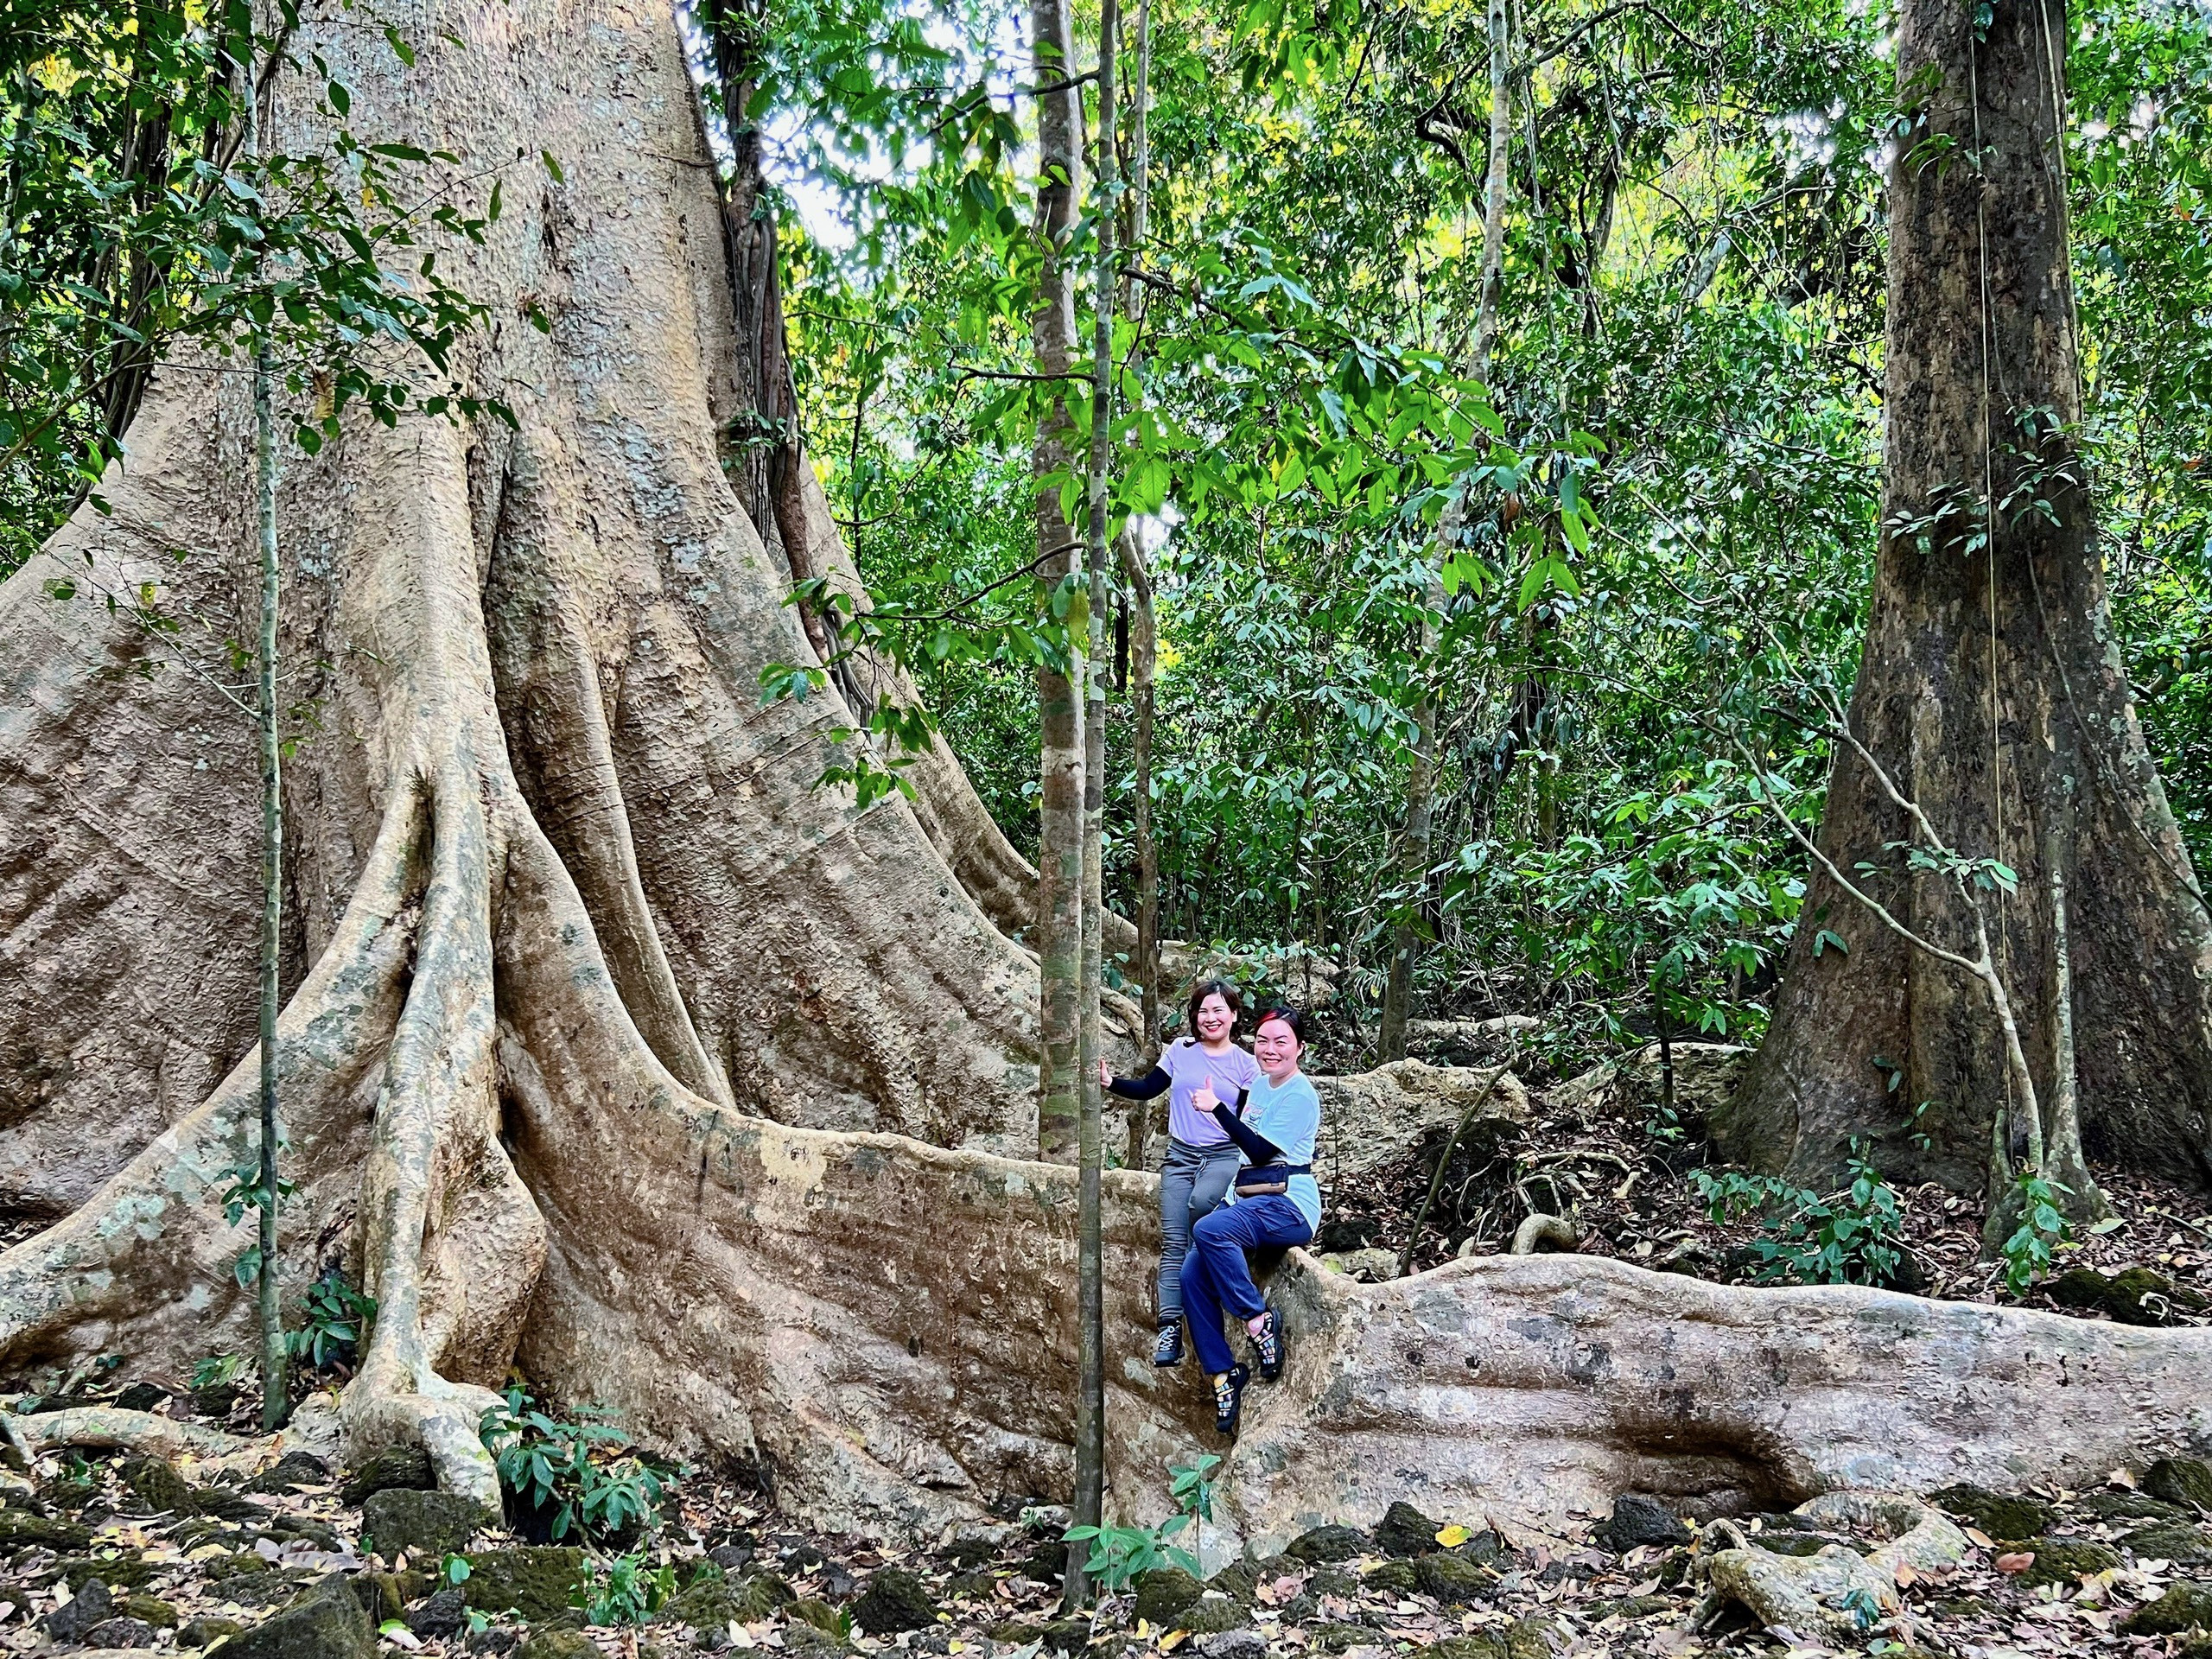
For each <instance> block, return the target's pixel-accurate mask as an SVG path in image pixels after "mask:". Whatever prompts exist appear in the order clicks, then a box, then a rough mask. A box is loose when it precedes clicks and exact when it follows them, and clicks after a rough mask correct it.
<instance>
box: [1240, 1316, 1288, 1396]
mask: <svg viewBox="0 0 2212 1659" xmlns="http://www.w3.org/2000/svg"><path fill="white" fill-rule="evenodd" d="M1247 1333H1248V1334H1249V1336H1250V1337H1251V1338H1252V1345H1253V1346H1254V1347H1255V1348H1256V1349H1258V1350H1259V1351H1260V1380H1261V1381H1262V1383H1273V1382H1274V1381H1275V1380H1277V1379H1278V1378H1279V1377H1281V1376H1282V1321H1281V1319H1277V1318H1276V1317H1275V1311H1274V1309H1273V1308H1272V1307H1263V1308H1262V1309H1261V1310H1260V1328H1259V1329H1258V1330H1257V1331H1252V1330H1250V1329H1249V1327H1247Z"/></svg>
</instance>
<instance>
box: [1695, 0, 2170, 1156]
mask: <svg viewBox="0 0 2212 1659" xmlns="http://www.w3.org/2000/svg"><path fill="white" fill-rule="evenodd" d="M1974 11H1975V8H1974V7H1973V6H1971V5H1968V4H1965V3H1961V0H1911V3H1909V4H1908V5H1907V6H1906V7H1905V9H1904V16H1903V22H1902V26H1901V29H1900V32H1899V35H1898V46H1897V84H1898V86H1900V87H1901V88H1904V89H1905V90H1906V92H1908V93H1909V94H1910V95H1911V96H1912V97H1914V98H1915V99H1925V102H1924V104H1923V105H1916V108H1917V109H1918V111H1919V113H1921V114H1922V115H1923V116H1924V118H1925V119H1924V124H1916V125H1914V126H1913V128H1912V129H1911V130H1910V133H1909V134H1908V135H1907V136H1905V137H1904V138H1902V139H1901V140H1900V141H1899V143H1898V144H1897V151H1898V155H1897V160H1896V162H1894V163H1893V165H1892V168H1891V179H1890V215H1891V230H1890V238H1891V243H1890V289H1889V336H1888V347H1887V361H1888V377H1889V378H1888V397H1887V410H1888V438H1887V453H1886V455H1885V490H1884V499H1883V521H1884V529H1883V531H1882V537H1881V545H1880V550H1879V554H1878V559H1877V563H1876V569H1875V575H1874V591H1873V600H1872V617H1871V620H1870V622H1869V626H1868V632H1867V639H1866V652H1865V656H1864V658H1863V660H1862V662H1861V664H1860V667H1859V678H1858V683H1857V687H1856V690H1855V691H1854V693H1853V698H1852V702H1851V707H1850V728H1851V729H1852V731H1853V733H1854V734H1856V735H1857V736H1858V738H1859V741H1862V742H1863V743H1864V744H1865V745H1866V748H1867V750H1868V751H1869V752H1870V753H1872V755H1873V756H1874V758H1875V759H1876V760H1878V761H1879V763H1880V764H1881V766H1883V767H1884V768H1885V770H1886V771H1887V772H1889V773H1890V774H1891V777H1892V778H1893V779H1895V780H1896V781H1897V785H1898V786H1899V788H1900V790H1901V791H1902V792H1903V793H1904V795H1906V796H1907V797H1909V798H1914V799H1916V800H1917V801H1918V802H1919V804H1921V805H1922V806H1923V808H1924V809H1925V810H1927V812H1928V813H1929V817H1930V818H1931V820H1932V821H1933V823H1934V824H1935V826H1936V829H1937V832H1938V833H1939V834H1941V835H1942V836H1944V837H1945V838H1946V839H1947V840H1948V842H1950V844H1951V845H1952V846H1953V847H1954V848H1955V849H1958V850H1959V851H1961V853H1963V854H1964V855H1967V856H1969V857H1975V858H1983V857H1988V858H1996V859H1999V860H2000V861H2003V862H2004V863H2005V864H2006V865H2008V866H2010V867H2011V868H2012V869H2014V870H2016V871H2017V872H2018V874H2019V890H2018V894H2017V895H2016V896H2013V897H2011V898H2004V899H1992V900H1991V901H1990V903H1989V908H1990V914H1991V923H1992V932H1993V940H1994V943H1995V944H1996V952H1995V954H1996V958H1997V962H1998V965H1999V971H2000V972H2001V973H2002V974H2003V976H2005V982H2006V985H2007V987H2008V991H2009V996H2010V1000H2011V1001H2012V1005H2013V1006H2014V1007H2015V1008H2016V1009H2017V1010H2018V1011H2019V1015H2020V1024H2021V1027H2022V1030H2021V1037H2022V1040H2023V1044H2024V1047H2025V1050H2026V1054H2027V1058H2028V1065H2029V1070H2030V1071H2031V1074H2032V1076H2033V1077H2034V1080H2035V1084H2036V1091H2037V1095H2038V1096H2039V1097H2040V1098H2042V1099H2043V1100H2045V1101H2050V1100H2052V1099H2054V1098H2056V1097H2058V1096H2061V1094H2062V1092H2063V1091H2062V1089H2061V1088H2060V1087H2059V1086H2058V1085H2059V1080H2057V1079H2056V1078H2055V1077H2054V1075H2053V1074H2054V1070H2055V1067H2054V1064H2053V1055H2054V1052H2055V1050H2057V1049H2059V1048H2060V1046H2061V1045H2062V1039H2063V1033H2062V1026H2063V1022H2062V1020H2061V1019H2060V1017H2059V1010H2058V1009H2057V1007H2056V1004H2055V1001H2054V995H2053V988H2054V985H2055V983H2056V981H2057V978H2058V969H2057V967H2056V959H2057V953H2058V950H2059V947H2060V944H2062V941H2061V940H2060V939H2058V938H2056V937H2055V930H2054V927H2053V906H2052V895H2053V893H2054V890H2055V888H2054V883H2053V881H2052V880H2051V875H2052V872H2051V871H2050V868H2048V862H2047V860H2048V850H2049V849H2056V855H2057V857H2058V858H2059V859H2061V860H2062V861H2065V862H2066V863H2067V864H2068V866H2069V868H2065V869H2063V871H2062V872H2060V874H2061V875H2062V876H2063V893H2064V896H2065V914H2066V918H2067V927H2066V934H2067V936H2068V938H2067V939H2066V940H2065V941H2063V943H2068V944H2070V947H2071V948H2070V956H2071V970H2072V971H2071V975H2070V978H2071V982H2072V1006H2071V1010H2070V1012H2071V1014H2072V1029H2073V1046H2074V1048H2075V1052H2077V1054H2078V1057H2079V1101H2080V1113H2081V1118H2082V1127H2083V1133H2084V1135H2085V1136H2086V1137H2087V1139H2088V1144H2089V1147H2090V1149H2091V1151H2092V1152H2095V1153H2101V1154H2103V1155H2105V1156H2107V1157H2109V1158H2112V1159H2114V1160H2120V1161H2123V1162H2126V1163H2128V1164H2131V1165H2133V1166H2138V1167H2141V1168H2145V1169H2151V1170H2155V1171H2158V1172H2160V1173H2165V1174H2168V1175H2172V1176H2176V1177H2178V1178H2181V1179H2188V1180H2192V1181H2196V1182H2199V1183H2202V1182H2203V1181H2205V1180H2206V1179H2207V1177H2208V1175H2212V1161H2208V1155H2209V1154H2212V1133H2209V1132H2208V1125H2207V1116H2206V1115H2207V1113H2208V1111H2212V927H2209V926H2208V925H2207V915H2206V912H2205V909H2204V906H2203V904H2202V900H2201V899H2200V897H2199V896H2198V893H2197V892H2196V881H2195V878H2194V875H2193V874H2192V872H2191V870H2190V861H2189V855H2188V854H2187V852H2186V851H2185V850H2184V849H2183V845H2182V842H2181V840H2180V837H2179V836H2178V835H2177V833H2176V830H2175V827H2174V822H2173V817H2172V815H2171V812H2170V811H2169V810H2168V808H2167V805H2166V800H2165V797H2164V793H2163V791H2161V789H2160V787H2159V784H2158V775H2157V773H2156V772H2155V770H2154V769H2153V767H2152V763H2151V760H2150V757H2149V755H2148V753H2146V751H2145V747H2144V742H2143V734H2142V731H2141V728H2140V727H2139V724H2138V723H2137V720H2136V715H2135V709H2134V707H2133V702H2131V700H2130V697H2129V695H2128V690H2127V685H2126V680H2125V678H2124V677H2123V676H2122V674H2121V672H2120V659H2119V654H2118V652H2117V650H2116V648H2115V646H2114V644H2113V635H2112V619H2111V612H2110V608H2109V606H2108V604H2107V597H2106V591H2105V584H2104V573H2103V568H2102V563H2101V558H2100V555H2099V551H2098V545H2097V531H2096V524H2095V519H2094V513H2093V511H2092V503H2091V501H2090V499H2089V496H2088V491H2087V488H2086V487H2085V480H2084V478H2083V474H2082V463H2081V461H2080V458H2079V456H2078V454H2077V451H2076V448H2075V425H2076V423H2078V421H2079V419H2080V416H2081V407H2082V392H2081V372H2080V356H2079V353H2080V342H2079V340H2078V338H2077V334H2076V328H2075V315H2074V307H2073V298H2072V289H2071V284H2070V281H2069V272H2068V267H2067V243H2066V238H2067V213H2066V193H2065V179H2064V175H2063V150H2062V147H2061V138H2062V135H2063V129H2064V119H2065V109H2064V103H2063V84H2064V81H2063V77H2064V63H2065V49H2066V38H2067V29H2066V20H2065V16H2064V15H2063V10H2062V8H2061V5H2060V4H2059V0H1998V3H1997V4H1996V7H1995V10H1994V13H1993V20H1992V21H1991V22H1990V24H1989V26H1988V29H1987V37H1986V41H1981V42H1977V41H1975V39H1974ZM1978 149H1979V150H1980V152H1981V153H1983V154H1985V155H1986V168H1985V169H1984V170H1982V171H1980V172H1977V170H1976V168H1975V166H1974V160H1973V158H1974V156H1975V154H1976V153H1977V150H1978ZM1985 321H1986V327H1985ZM1985 468H1986V471H1985ZM1987 498H1993V499H1994V500H1995V502H1996V503H1997V504H1998V505H1997V510H1996V512H1995V513H1994V515H1993V519H1992V522H1991V534H1990V537H1989V538H1988V540H1987V542H1986V543H1983V542H1981V541H1980V539H1979V538H1980V531H1981V528H1982V525H1983V523H1984V514H1983V511H1982V503H1983V501H1984V500H1985V499H1987ZM2069 796H2070V798H2071V805H2070V808H2069ZM2069 810H2070V812H2071V815H2072V817H2071V823H2070V826H2069V823H2068V822H2067V819H2068V814H2069ZM1909 834H1910V831H1909V829H1908V826H1907V823H1906V822H1905V817H1904V814H1903V813H1902V812H1901V811H1900V810H1897V808H1896V807H1895V806H1894V805H1893V804H1891V802H1890V801H1889V800H1888V799H1887V798H1885V796H1884V795H1883V793H1882V792H1881V791H1880V790H1879V789H1878V786H1877V783H1876V781H1875V779H1874V778H1873V776H1872V773H1871V772H1870V771H1869V768H1868V767H1867V766H1866V765H1865V764H1863V762H1862V760H1860V759H1859V757H1858V756H1857V755H1855V754H1853V753H1851V752H1850V751H1849V750H1848V748H1847V747H1846V746H1844V745H1841V744H1839V745H1838V747H1837V758H1836V760H1835V764H1834V775H1833V778H1832V779H1831V782H1830V785H1829V788H1828V794H1827V814H1826V817H1825V818H1824V820H1823V822H1822V823H1821V831H1820V841H1819V844H1820V846H1821V850H1822V851H1823V852H1824V853H1826V854H1827V856H1828V857H1829V858H1830V859H1831V860H1833V861H1834V864H1835V865H1836V866H1837V867H1838V868H1840V869H1841V870H1843V871H1845V872H1850V871H1852V870H1853V868H1854V867H1855V866H1857V865H1858V864H1859V862H1860V861H1875V862H1878V863H1880V864H1882V865H1884V866H1885V867H1886V868H1888V869H1890V870H1894V867H1895V865H1896V862H1897V861H1896V860H1895V858H1894V857H1893V856H1892V855H1889V854H1886V853H1885V850H1884V849H1885V845H1887V844H1888V843H1891V842H1899V841H1903V840H1905V839H1906V838H1907V837H1908V836H1909ZM1872 888H1873V891H1874V893H1875V894H1876V896H1878V897H1880V898H1881V899H1884V900H1885V902H1886V903H1887V904H1888V905H1889V906H1891V908H1892V909H1893V910H1894V911H1896V912H1897V914H1898V915H1899V917H1900V918H1903V919H1904V920H1906V921H1907V922H1909V923H1910V924H1911V925H1915V926H1916V927H1917V928H1918V929H1919V930H1920V931H1922V932H1923V934H1924V935H1926V936H1928V937H1930V938H1933V939H1934V940H1935V941H1936V943H1939V944H1944V945H1946V946H1949V947H1954V948H1959V947H1963V948H1964V950H1965V953H1966V954H1967V955H1972V954H1973V947H1972V944H1971V939H1972V937H1973V933H1972V922H1971V918H1970V917H1969V916H1968V914H1967V911H1966V908H1965V906H1963V905H1962V904H1961V902H1960V901H1959V900H1958V899H1956V898H1955V896H1952V895H1951V894H1950V893H1948V891H1947V888H1946V885H1945V884H1944V883H1942V881H1941V880H1940V879H1938V878H1936V877H1931V876H1922V877H1919V878H1917V879H1911V878H1907V877H1905V876H1904V875H1902V874H1883V875H1881V876H1879V877H1878V878H1876V879H1875V880H1873V881H1872ZM1822 931H1827V932H1832V933H1834V934H1836V935H1839V936H1840V937H1841V938H1843V939H1844V940H1845V941H1846V944H1847V949H1848V954H1846V953H1845V951H1843V950H1836V949H1834V948H1833V947H1832V946H1831V947H1830V948H1827V949H1825V950H1820V951H1818V953H1817V954H1816V952H1815V938H1816V937H1817V936H1818V935H1819V934H1820V933H1821V932H1822ZM1999 1041H2000V1039H1999V1028H1998V1025H1997V1022H1996V1020H1994V1019H1993V1017H1992V1015H1991V1012H1990V999H1989V997H1988V995H1986V993H1985V991H1984V989H1983V988H1981V987H1980V985H1977V984H1976V983H1974V982H1973V981H1971V980H1970V979H1969V978H1968V977H1967V976H1965V975H1964V974H1962V973H1960V972H1958V971H1957V970H1955V969H1952V968H1950V967H1948V966H1946V965H1944V964H1943V963H1941V962H1938V961H1936V960H1934V959H1932V958H1930V957H1928V956H1926V955H1925V954H1923V953H1916V952H1915V951H1914V950H1912V949H1911V947H1910V946H1909V945H1907V944H1905V943H1904V941H1903V940H1902V939H1900V938H1897V936H1896V935H1895V934H1893V933H1891V932H1890V931H1886V930H1885V928H1884V927H1883V926H1882V925H1880V924H1879V923H1878V922H1877V921H1876V920H1875V919H1874V918H1873V917H1872V916H1871V915H1870V914H1869V913H1868V912H1866V911H1865V910H1864V909H1862V908H1860V907H1859V906H1856V905H1855V904H1854V902H1853V900H1852V899H1850V898H1849V897H1848V896H1847V895H1846V894H1844V893H1841V892H1840V890H1839V889H1838V887H1836V885H1835V883H1834V882H1833V881H1832V880H1827V879H1825V878H1823V877H1822V876H1821V875H1819V874H1815V879H1814V880H1813V882H1812V884H1811V887H1810V889H1809V891H1808V894H1807V896H1806V901H1805V909H1804V912H1803V919H1802V923H1801V925H1800V926H1799V928H1798V931H1797V937H1796V940H1795V942H1794V943H1793V944H1792V946H1791V949H1790V953H1789V960H1788V963H1787V964H1786V966H1785V969H1784V972H1783V984H1782V988H1781V989H1780V991H1779V993H1778V994H1777V1001H1776V1006H1775V1015H1774V1021H1773V1024H1772V1027H1771V1028H1770V1031H1769V1033H1768V1036H1767V1039H1766V1042H1765V1044H1764V1046H1763V1047H1762V1048H1761V1050H1760V1052H1759V1054H1758V1059H1757V1062H1756V1064H1755V1065H1754V1066H1753V1068H1752V1070H1751V1074H1750V1076H1749V1077H1748V1078H1747V1080H1746V1082H1745V1085H1744V1088H1743V1090H1741V1092H1740V1093H1739V1094H1738V1096H1737V1098H1736V1101H1735V1103H1734V1104H1733V1106H1732V1108H1731V1109H1729V1110H1728V1111H1727V1112H1726V1113H1724V1114H1722V1115H1721V1116H1719V1118H1717V1119H1716V1128H1717V1130H1718V1132H1719V1135H1720V1137H1721V1139H1722V1141H1723V1143H1724V1144H1725V1145H1726V1147H1728V1149H1729V1150H1730V1151H1731V1153H1732V1155H1735V1156H1737V1157H1739V1158H1744V1159H1745V1160H1751V1161H1754V1162H1757V1163H1760V1164H1763V1165H1765V1166H1770V1167H1781V1168H1787V1169H1789V1170H1790V1171H1792V1172H1794V1173H1799V1174H1802V1175H1807V1176H1810V1175H1812V1174H1815V1173H1821V1172H1826V1171H1828V1170H1831V1169H1833V1168H1834V1166H1836V1165H1837V1164H1838V1162H1839V1161H1840V1159H1841V1158H1842V1156H1843V1155H1844V1153H1845V1150H1846V1148H1847V1144H1848V1142H1849V1141H1850V1140H1851V1139H1852V1138H1853V1136H1860V1135H1863V1136H1867V1137H1869V1138H1871V1139H1872V1140H1873V1141H1875V1142H1876V1143H1877V1144H1878V1147H1879V1153H1878V1156H1879V1158H1880V1160H1881V1162H1882V1166H1883V1167H1884V1168H1885V1170H1889V1171H1891V1172H1893V1173H1904V1174H1908V1175H1910V1176H1911V1177H1913V1178H1915V1179H1920V1178H1923V1177H1933V1178H1936V1179H1941V1180H1943V1181H1945V1182H1947V1183H1948V1184H1949V1185H1953V1186H1955V1187H1957V1188H1959V1189H1961V1190H1972V1189H1974V1188H1976V1187H1978V1186H1979V1185H1980V1184H1981V1182H1982V1179H1983V1172H1984V1169H1985V1167H1986V1166H1987V1164H1988V1162H1989V1158H1990V1147H1991V1138H1990V1137H1991V1128H1992V1123H1993V1118H1994V1117H1995V1115H1996V1113H1997V1111H1998V1109H1999V1107H2000V1105H2001V1104H2002V1103H2003V1102H2004V1100H2005V1095H2006V1090H2007V1086H2008V1085H2007V1082H2006V1072H2005V1064H2004V1060H2003V1057H2002V1052H2001V1050H2000V1047H1999ZM1890 1068H1901V1069H1902V1076H1901V1077H1900V1078H1899V1079H1898V1083H1897V1088H1896V1090H1894V1091H1892V1090H1891V1087H1890V1083H1891V1071H1890ZM2017 1092H2018V1091H2017V1090H2016V1091H2015V1094H2016V1095H2017ZM1923 1102H1924V1103H1929V1104H1928V1106H1927V1109H1926V1111H1925V1113H1924V1115H1923V1116H1921V1118H1920V1120H1919V1122H1917V1123H1913V1122H1910V1114H1911V1113H1912V1111H1913V1109H1915V1108H1917V1107H1919V1106H1920V1105H1921V1103H1923ZM1914 1129H1917V1130H1919V1131H1921V1132H1923V1133H1924V1134H1925V1135H1928V1136H1929V1143H1930V1144H1929V1147H1928V1149H1927V1150H1926V1151H1925V1152H1923V1151H1922V1150H1921V1148H1920V1147H1919V1145H1918V1144H1917V1142H1916V1141H1915V1140H1914V1139H1913V1138H1911V1136H1910V1133H1909V1131H1911V1130H1914ZM2015 1155H2017V1153H2016V1154H2015Z"/></svg>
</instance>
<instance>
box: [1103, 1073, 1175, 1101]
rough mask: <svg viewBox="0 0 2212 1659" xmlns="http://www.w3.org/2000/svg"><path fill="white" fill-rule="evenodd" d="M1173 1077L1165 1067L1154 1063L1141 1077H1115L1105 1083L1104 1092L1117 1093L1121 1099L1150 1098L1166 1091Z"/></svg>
mask: <svg viewBox="0 0 2212 1659" xmlns="http://www.w3.org/2000/svg"><path fill="white" fill-rule="evenodd" d="M1174 1081H1175V1079H1174V1078H1173V1077H1169V1076H1168V1075H1167V1068H1166V1066H1164V1065H1155V1066H1154V1067H1153V1068H1152V1070H1151V1071H1147V1072H1146V1073H1145V1074H1144V1076H1142V1077H1116V1078H1114V1079H1113V1080H1112V1081H1110V1082H1109V1083H1108V1084H1107V1085H1106V1092H1107V1093H1108V1094H1109V1095H1119V1096H1121V1097H1122V1099H1123V1100H1150V1099H1152V1098H1153V1097H1154V1096H1156V1095H1160V1094H1163V1093H1165V1092H1166V1089H1167V1085H1168V1084H1171V1083H1173V1082H1174Z"/></svg>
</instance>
